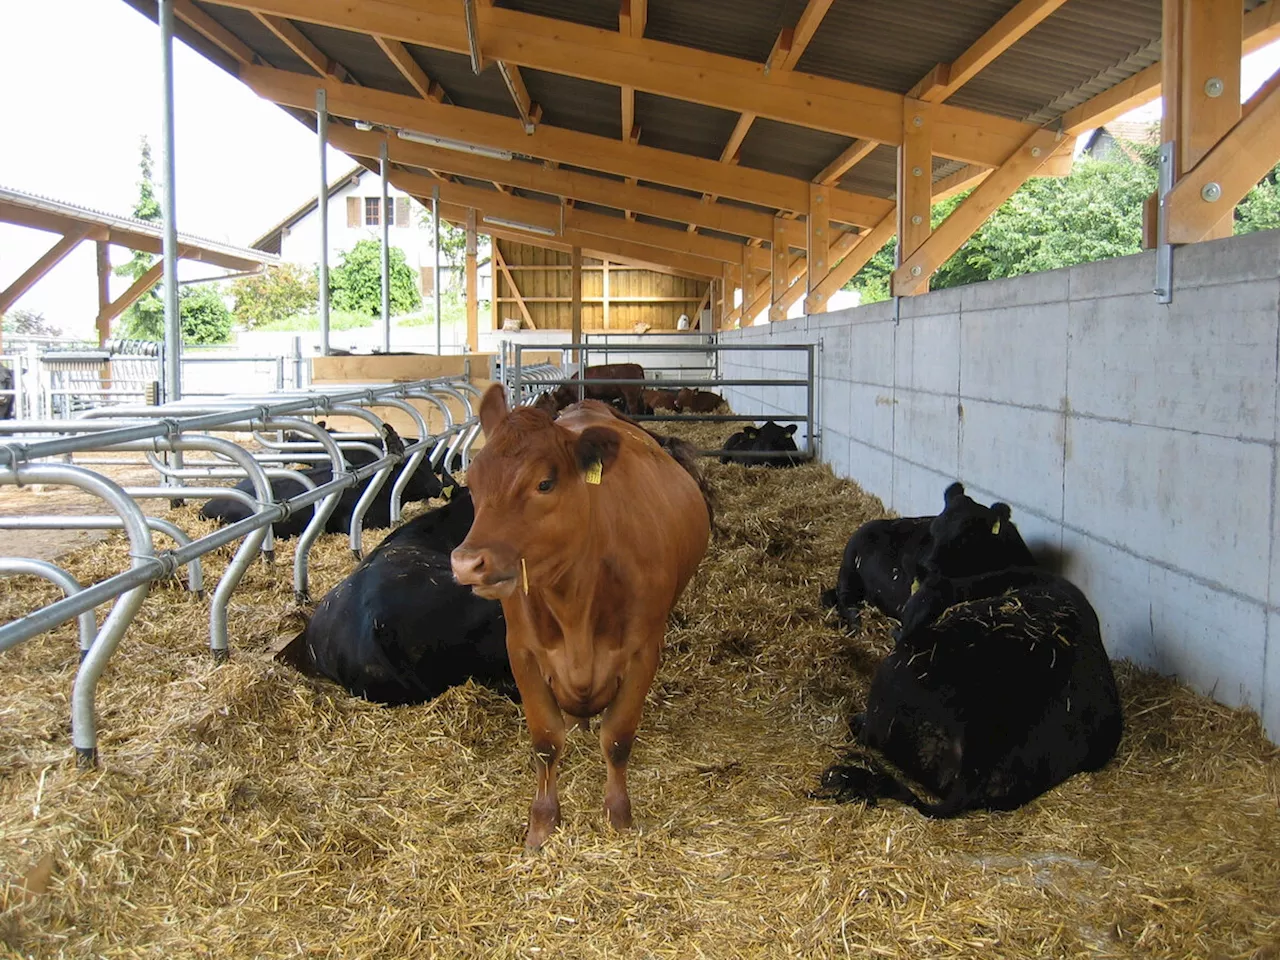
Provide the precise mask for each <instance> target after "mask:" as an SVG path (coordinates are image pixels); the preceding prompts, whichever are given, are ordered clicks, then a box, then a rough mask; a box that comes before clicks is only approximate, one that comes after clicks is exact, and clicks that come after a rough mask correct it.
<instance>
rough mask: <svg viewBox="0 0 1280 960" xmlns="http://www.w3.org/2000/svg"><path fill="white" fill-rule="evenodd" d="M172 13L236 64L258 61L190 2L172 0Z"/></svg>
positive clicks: (224, 28)
mask: <svg viewBox="0 0 1280 960" xmlns="http://www.w3.org/2000/svg"><path fill="white" fill-rule="evenodd" d="M173 12H174V14H175V15H176V16H177V17H178V19H179V20H181V21H182V22H183V23H185V24H186V25H187V26H189V27H190V28H191V29H193V30H195V31H196V32H197V33H199V34H200V35H201V36H202V37H204V38H205V39H206V40H208V41H209V42H210V43H212V44H213V45H214V46H216V47H218V48H219V49H220V50H222V51H223V52H225V53H227V54H229V55H230V56H231V57H232V58H233V59H234V60H235V61H236V62H237V63H240V64H243V65H248V64H251V63H256V62H257V61H258V55H257V54H256V53H254V52H253V50H251V49H250V48H249V47H248V45H247V44H245V43H244V42H243V41H242V40H241V39H240V38H239V37H237V36H236V35H235V34H234V33H232V32H231V31H230V30H228V29H227V28H226V27H224V26H223V25H222V24H220V23H219V22H218V21H217V20H215V19H213V17H211V16H209V15H208V14H207V13H205V12H204V11H203V10H201V9H200V8H199V7H197V6H196V5H195V4H194V3H192V2H191V0H174V2H173Z"/></svg>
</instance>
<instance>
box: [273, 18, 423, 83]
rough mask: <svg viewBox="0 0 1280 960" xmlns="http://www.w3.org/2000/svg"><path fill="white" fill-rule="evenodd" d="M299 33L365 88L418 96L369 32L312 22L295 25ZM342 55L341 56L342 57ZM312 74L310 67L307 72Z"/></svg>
mask: <svg viewBox="0 0 1280 960" xmlns="http://www.w3.org/2000/svg"><path fill="white" fill-rule="evenodd" d="M296 26H297V28H298V32H299V33H301V34H302V35H303V36H304V37H306V38H307V39H308V40H310V41H311V42H312V43H314V44H315V45H316V47H317V49H319V50H320V52H321V53H323V54H324V55H325V56H327V57H329V59H331V60H337V61H338V62H339V63H341V64H342V65H343V66H344V67H346V68H347V70H348V72H349V73H350V74H351V76H352V77H353V78H354V79H355V81H356V82H357V83H359V84H360V85H361V86H363V87H376V88H377V89H379V90H387V91H390V92H392V93H401V94H404V95H405V96H407V97H416V96H418V95H419V94H418V91H416V90H414V89H413V85H412V84H411V83H409V81H408V80H406V79H405V78H404V74H402V73H401V72H400V71H399V70H397V69H396V66H395V64H393V63H392V62H391V61H390V60H388V59H387V55H386V54H385V53H383V52H382V48H381V47H379V46H378V44H377V41H375V40H374V39H373V37H371V36H369V35H368V34H366V33H352V32H351V31H350V30H337V29H334V28H333V27H322V26H317V25H316V24H313V23H299V24H296ZM339 53H341V56H339ZM307 72H310V68H308V71H307Z"/></svg>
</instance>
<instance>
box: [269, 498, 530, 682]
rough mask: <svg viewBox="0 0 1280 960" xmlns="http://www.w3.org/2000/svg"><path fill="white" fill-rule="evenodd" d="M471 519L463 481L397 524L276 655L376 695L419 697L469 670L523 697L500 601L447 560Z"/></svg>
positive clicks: (471, 675)
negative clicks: (462, 580)
mask: <svg viewBox="0 0 1280 960" xmlns="http://www.w3.org/2000/svg"><path fill="white" fill-rule="evenodd" d="M474 519H475V510H474V508H473V507H472V505H471V493H470V491H467V490H465V489H462V490H459V491H458V492H456V493H455V494H454V496H453V499H452V500H450V502H449V503H447V504H445V505H444V506H443V507H440V508H439V509H437V510H432V511H430V512H428V513H424V514H423V515H422V516H420V517H417V518H416V519H414V520H411V521H410V522H409V523H406V524H405V525H404V526H403V527H399V528H398V529H396V530H394V531H392V532H391V533H390V534H388V535H387V537H386V539H385V540H383V541H382V543H380V544H379V545H378V546H377V548H376V549H374V550H373V551H372V552H371V553H370V554H369V556H368V557H366V558H365V559H364V561H362V562H361V564H360V565H359V566H358V567H356V569H355V570H354V571H352V573H351V574H350V575H349V576H348V577H347V578H346V579H345V580H343V581H342V582H341V583H339V584H338V585H337V586H336V587H334V588H333V589H332V590H330V591H329V592H328V593H327V594H326V595H325V597H324V599H323V600H321V601H320V604H319V606H317V607H316V612H315V615H314V616H313V617H312V618H311V620H310V621H309V622H308V623H307V627H306V629H305V630H303V631H302V633H300V634H298V636H297V637H295V638H294V639H293V640H292V641H291V642H290V643H289V645H288V646H287V647H285V649H284V650H282V651H281V652H280V653H279V654H277V659H278V660H280V661H282V662H284V663H288V664H290V665H291V666H293V667H295V668H297V669H298V670H300V671H301V672H302V673H305V674H307V675H308V676H313V677H327V678H328V679H330V680H333V681H335V682H336V683H338V684H340V685H342V686H343V687H344V688H346V689H347V690H348V691H349V692H350V693H352V694H354V695H356V696H359V697H364V698H365V699H367V700H373V701H376V702H378V703H386V704H407V703H422V702H423V701H426V700H430V699H431V698H433V697H435V696H438V695H439V694H440V693H442V692H443V691H444V690H445V689H446V688H448V687H451V686H454V685H455V684H460V683H465V682H466V681H467V680H468V679H474V680H476V681H477V682H479V683H484V684H486V685H487V686H490V687H493V688H494V689H496V690H498V691H499V692H502V693H506V694H507V695H508V696H512V697H517V696H518V694H517V693H516V690H515V681H514V679H513V678H512V676H511V667H510V665H509V663H508V661H507V646H506V633H507V630H506V621H504V620H503V618H502V605H501V604H500V603H498V602H497V601H496V600H485V599H484V598H482V597H477V596H476V595H475V594H474V593H473V592H472V591H471V588H470V587H462V586H459V585H458V584H457V583H456V582H454V579H453V571H452V568H451V567H450V565H449V554H450V552H451V551H452V550H453V548H454V547H456V546H457V545H458V544H460V543H461V542H462V541H463V540H464V539H465V538H466V535H467V531H468V530H470V529H471V523H472V521H473V520H474Z"/></svg>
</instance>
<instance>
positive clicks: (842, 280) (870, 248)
mask: <svg viewBox="0 0 1280 960" xmlns="http://www.w3.org/2000/svg"><path fill="white" fill-rule="evenodd" d="M896 229H897V212H896V211H895V212H893V213H890V214H889V215H887V216H886V217H885V218H884V219H883V220H882V221H880V223H878V224H876V225H875V226H874V227H872V228H871V229H870V230H869V231H867V232H866V233H864V234H863V235H862V236H861V237H859V238H858V239H857V241H856V242H855V243H853V244H851V245H850V247H849V249H848V251H847V252H846V253H845V255H844V256H843V257H842V258H841V259H840V261H839V262H837V263H836V264H835V266H834V267H832V268H831V270H830V271H828V273H827V276H826V277H825V278H824V279H823V280H822V282H821V283H819V284H818V286H817V292H818V293H819V294H821V295H822V300H821V301H819V302H818V303H814V304H812V305H811V304H809V303H806V304H805V311H806V312H808V313H816V312H818V310H817V308H818V307H819V306H821V305H822V304H826V303H828V302H830V300H831V295H832V294H834V293H835V292H836V291H837V290H839V289H840V288H841V287H843V286H844V285H845V284H846V283H848V282H849V281H850V280H852V279H853V275H854V274H856V273H857V272H858V271H859V270H861V269H862V268H863V267H864V266H866V265H867V261H868V260H870V259H871V258H872V257H874V256H875V255H876V252H877V251H878V250H879V249H880V248H881V247H883V246H884V245H885V244H886V243H888V242H889V240H890V239H892V237H893V234H894V231H895V230H896ZM831 260H832V261H833V262H835V260H836V251H834V250H833V251H832V253H831ZM811 306H812V308H813V309H810V307H811ZM824 309H825V308H824Z"/></svg>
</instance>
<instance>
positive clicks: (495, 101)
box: [405, 44, 520, 117]
mask: <svg viewBox="0 0 1280 960" xmlns="http://www.w3.org/2000/svg"><path fill="white" fill-rule="evenodd" d="M405 46H406V47H408V49H409V52H410V53H411V54H412V55H413V59H414V60H416V61H417V63H418V66H420V67H421V68H422V71H423V72H424V73H425V74H426V75H427V76H428V77H430V78H431V79H432V80H434V81H435V82H436V83H438V84H440V86H441V87H443V88H444V92H445V93H446V94H447V95H448V98H449V102H450V103H453V104H456V105H458V106H459V107H466V108H467V109H469V110H484V111H485V112H486V113H498V114H501V115H502V116H504V117H518V116H519V115H520V114H519V112H518V111H517V110H516V105H515V104H514V103H512V102H511V94H509V93H507V85H506V84H505V83H503V82H502V77H501V76H500V75H499V73H498V71H497V69H496V68H493V67H490V68H488V69H486V70H483V71H481V73H480V75H479V76H477V75H476V74H475V73H474V72H472V70H471V58H470V57H467V56H465V55H464V54H461V53H451V52H450V51H448V50H434V49H431V48H429V47H419V46H415V45H413V44H405Z"/></svg>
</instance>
